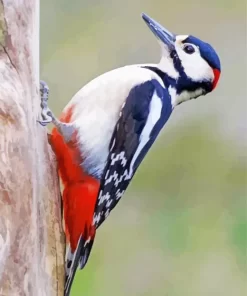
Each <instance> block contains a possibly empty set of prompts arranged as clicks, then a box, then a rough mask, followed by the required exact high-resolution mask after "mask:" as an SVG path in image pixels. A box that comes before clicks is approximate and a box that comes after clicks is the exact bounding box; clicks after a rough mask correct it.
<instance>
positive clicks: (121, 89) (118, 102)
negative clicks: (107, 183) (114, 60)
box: [64, 65, 163, 176]
mask: <svg viewBox="0 0 247 296" xmlns="http://www.w3.org/2000/svg"><path fill="white" fill-rule="evenodd" d="M151 79H157V80H159V81H160V83H161V84H162V85H163V82H162V80H161V79H160V78H159V76H158V75H157V74H155V73H154V72H152V71H150V70H147V69H144V68H140V67H138V66H136V65H134V66H126V67H123V68H119V69H116V70H113V71H110V72H107V73H105V74H103V75H101V76H99V77H98V78H96V79H94V80H92V81H91V82H89V83H88V84H87V85H86V86H84V87H83V88H82V89H81V90H80V91H79V92H78V93H76V94H75V96H74V97H73V98H72V100H71V101H70V103H69V104H68V105H67V106H66V107H65V110H66V109H67V108H69V107H70V106H71V105H74V106H75V108H74V113H73V116H72V121H73V122H74V125H75V127H76V129H77V131H78V141H79V148H80V151H81V153H82V157H83V159H84V161H83V163H82V165H83V168H84V170H86V171H87V172H88V173H90V174H92V175H95V176H100V175H101V174H102V171H103V169H104V167H105V163H106V159H107V156H108V153H109V143H110V140H111V136H112V133H113V130H114V127H115V124H116V122H117V120H118V118H119V113H120V110H121V108H122V106H123V104H124V102H125V99H126V98H127V96H128V94H129V92H130V90H131V89H132V88H133V87H134V86H136V85H138V84H140V83H142V82H144V81H148V80H151ZM65 110H64V111H65Z"/></svg>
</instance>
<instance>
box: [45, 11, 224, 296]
mask: <svg viewBox="0 0 247 296" xmlns="http://www.w3.org/2000/svg"><path fill="white" fill-rule="evenodd" d="M142 18H143V19H144V21H145V22H146V24H147V26H148V27H149V29H150V30H151V31H152V32H153V34H154V35H155V36H156V38H157V39H158V41H159V43H160V46H161V52H162V56H161V60H160V62H159V64H141V65H131V66H125V67H122V68H119V69H116V70H112V71H110V72H108V73H105V74H103V75H101V76H99V77H97V78H96V79H94V80H92V81H91V82H89V83H88V84H87V85H85V86H84V87H82V89H81V90H79V91H78V92H77V93H76V94H75V96H74V97H73V98H72V99H71V101H70V102H69V103H68V105H67V106H66V107H65V109H64V110H63V113H62V115H61V117H60V120H58V119H56V118H55V116H54V115H53V113H52V111H51V110H50V109H49V108H48V106H47V96H48V87H47V85H46V84H45V83H44V82H42V83H41V94H42V96H41V99H42V109H43V110H42V117H43V121H40V123H41V124H42V125H46V124H47V123H49V122H53V123H54V125H55V127H54V129H53V131H52V135H51V137H50V142H51V145H52V147H53V150H54V152H55V154H56V157H57V161H58V168H59V173H60V177H61V179H62V182H63V185H64V190H63V209H64V222H65V232H66V238H67V243H68V248H67V264H66V287H65V295H69V293H70V288H71V284H72V281H73V278H74V275H75V272H76V269H77V267H79V268H83V267H84V266H85V264H86V262H87V260H88V257H89V254H90V251H91V248H92V245H93V241H94V238H95V234H96V230H97V228H98V227H99V226H100V225H101V224H102V223H103V222H104V221H105V219H106V218H107V217H108V215H109V213H110V212H111V211H112V209H113V208H114V207H115V206H116V205H117V203H118V202H119V200H120V199H121V197H122V196H123V194H124V192H125V191H126V189H127V187H128V185H129V183H130V181H131V179H132V178H133V176H134V174H135V172H136V170H137V168H138V167H139V165H140V163H141V162H142V160H143V158H144V157H145V155H146V154H147V152H148V151H149V149H150V147H151V146H152V145H153V143H154V141H155V139H156V138H157V136H158V135H159V133H160V131H161V129H162V128H163V127H164V125H165V123H166V122H167V120H168V119H169V117H170V115H171V114H172V112H173V110H174V108H175V107H176V106H177V105H179V104H181V103H182V102H185V101H189V100H191V99H195V98H197V97H199V96H201V95H206V94H207V93H209V92H211V91H212V90H213V89H214V88H215V87H216V85H217V83H218V80H219V77H220V71H221V66H220V60H219V57H218V55H217V53H216V52H215V50H214V49H213V48H212V46H211V45H210V44H208V43H206V42H204V41H202V40H200V39H198V38H196V37H194V36H191V35H174V34H172V33H170V32H169V31H167V30H166V29H165V28H163V27H162V26H161V25H160V24H159V23H157V22H156V21H155V20H153V19H152V18H150V17H149V16H147V15H146V14H142ZM126 235H127V234H126Z"/></svg>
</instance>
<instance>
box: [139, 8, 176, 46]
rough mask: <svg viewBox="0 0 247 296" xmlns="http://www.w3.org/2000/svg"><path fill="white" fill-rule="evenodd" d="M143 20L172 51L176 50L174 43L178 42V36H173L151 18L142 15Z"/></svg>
mask: <svg viewBox="0 0 247 296" xmlns="http://www.w3.org/2000/svg"><path fill="white" fill-rule="evenodd" d="M142 18H143V19H144V21H145V22H146V24H147V25H148V27H149V29H150V30H151V31H152V32H153V33H154V35H155V36H156V37H157V38H158V39H160V41H162V42H163V43H164V44H165V45H166V46H167V47H168V49H169V50H170V51H171V50H172V49H174V42H175V41H176V35H174V34H172V33H171V32H169V31H168V30H166V29H165V28H164V27H162V26H161V25H160V24H159V23H158V22H156V21H155V20H153V19H152V18H151V17H149V16H148V15H146V14H145V13H142Z"/></svg>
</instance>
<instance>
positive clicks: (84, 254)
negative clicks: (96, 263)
mask: <svg viewBox="0 0 247 296" xmlns="http://www.w3.org/2000/svg"><path fill="white" fill-rule="evenodd" d="M93 242H94V238H90V237H89V239H88V240H87V241H85V240H84V239H83V237H82V235H81V236H80V238H79V241H78V244H77V247H76V250H75V252H74V253H72V252H71V249H70V247H69V248H68V251H67V255H66V278H65V288H64V296H69V295H70V290H71V286H72V283H73V280H74V277H75V273H76V270H77V268H79V269H83V268H84V267H85V265H86V264H87V261H88V258H89V256H90V252H91V249H92V246H93Z"/></svg>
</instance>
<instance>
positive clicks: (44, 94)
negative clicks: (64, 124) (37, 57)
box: [37, 81, 55, 126]
mask: <svg viewBox="0 0 247 296" xmlns="http://www.w3.org/2000/svg"><path fill="white" fill-rule="evenodd" d="M48 98H49V87H48V85H47V83H46V82H45V81H40V100H41V103H40V107H41V109H42V111H41V117H42V119H43V120H37V121H38V122H39V123H40V124H41V125H42V126H47V124H49V123H51V122H53V120H54V118H55V116H54V115H53V113H52V111H51V110H50V108H49V107H48Z"/></svg>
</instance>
